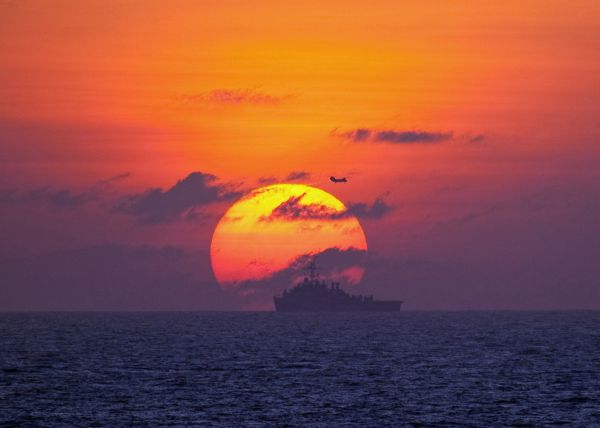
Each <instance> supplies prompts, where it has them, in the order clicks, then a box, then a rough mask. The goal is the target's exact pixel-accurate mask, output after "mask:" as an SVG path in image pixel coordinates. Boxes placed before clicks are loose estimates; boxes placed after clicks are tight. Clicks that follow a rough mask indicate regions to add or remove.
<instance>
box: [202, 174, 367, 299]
mask: <svg viewBox="0 0 600 428" xmlns="http://www.w3.org/2000/svg"><path fill="white" fill-rule="evenodd" d="M302 195H303V196H302ZM299 196H302V198H301V199H300V201H299V204H300V205H321V206H323V207H325V208H326V209H327V210H328V211H330V212H343V211H344V210H345V209H346V207H345V206H344V204H343V203H342V202H341V201H339V200H338V199H336V198H335V197H334V196H332V195H330V194H329V193H327V192H325V191H323V190H320V189H317V188H314V187H311V186H306V185H300V184H276V185H272V186H268V187H263V188H261V189H257V190H255V191H254V192H252V193H250V194H249V195H247V196H246V197H244V198H242V199H241V200H240V201H238V202H236V203H235V204H234V205H233V206H232V207H231V208H230V209H229V210H228V211H227V212H226V213H225V215H224V216H223V218H222V219H221V221H220V222H219V224H218V225H217V227H216V229H215V232H214V234H213V238H212V242H211V262H212V266H213V271H214V273H215V277H216V278H217V281H218V282H219V283H220V284H221V285H222V286H224V287H225V288H228V287H232V286H235V284H236V283H239V282H242V281H247V280H253V279H254V280H256V279H261V278H266V277H268V276H270V275H271V274H273V273H275V272H276V271H278V270H281V269H284V268H286V267H287V266H289V264H290V262H292V261H293V260H294V259H296V258H297V257H299V256H301V255H303V254H315V253H318V252H320V251H323V250H326V249H327V248H334V247H337V248H339V249H342V250H343V249H348V248H350V247H352V248H356V249H359V250H367V242H366V239H365V235H364V232H363V230H362V227H361V226H360V223H359V222H358V220H357V219H356V218H355V217H353V216H351V217H344V218H339V219H288V218H279V217H277V218H273V217H269V216H271V214H272V212H273V210H275V209H276V208H277V207H278V206H280V205H281V204H282V203H284V202H286V201H288V200H289V199H290V198H297V197H299ZM361 276H362V270H361V271H360V272H359V274H357V275H354V280H360V277H361Z"/></svg>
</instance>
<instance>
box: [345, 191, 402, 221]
mask: <svg viewBox="0 0 600 428" xmlns="http://www.w3.org/2000/svg"><path fill="white" fill-rule="evenodd" d="M384 196H385V195H382V196H379V197H377V198H376V199H375V201H374V202H373V203H372V204H371V205H369V204H366V203H364V202H350V203H349V204H348V209H347V212H348V214H352V215H355V216H356V217H359V218H362V219H379V218H382V217H384V216H386V215H387V214H388V213H389V212H390V211H392V209H393V208H392V206H391V205H389V204H388V203H387V202H386V201H385V200H384Z"/></svg>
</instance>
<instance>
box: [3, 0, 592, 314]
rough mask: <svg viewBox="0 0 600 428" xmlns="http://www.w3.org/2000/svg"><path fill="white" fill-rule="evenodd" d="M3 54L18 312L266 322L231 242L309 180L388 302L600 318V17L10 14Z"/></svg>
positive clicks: (419, 4) (266, 10) (415, 5)
mask: <svg viewBox="0 0 600 428" xmlns="http://www.w3.org/2000/svg"><path fill="white" fill-rule="evenodd" d="M0 52H2V54H1V55H0V153H1V154H2V156H0V236H1V237H2V239H1V242H0V262H1V263H0V265H1V266H2V268H0V310H20V309H23V310H27V309H98V310H102V309H213V308H238V307H243V302H241V303H240V302H239V301H237V300H235V299H233V300H232V299H231V297H230V296H227V295H224V294H220V292H219V289H218V287H217V286H216V284H215V282H214V279H213V276H212V272H211V270H210V266H209V264H208V255H207V252H208V249H209V245H210V237H211V235H212V232H213V229H214V227H215V225H216V224H217V222H218V220H219V218H220V217H221V216H222V215H223V213H224V212H225V210H226V209H227V208H228V207H229V206H230V205H231V203H233V201H234V200H235V199H236V198H238V197H240V196H241V195H243V194H244V193H245V192H248V191H249V190H251V189H253V188H255V187H258V186H260V185H261V183H266V182H269V181H270V180H269V179H270V178H272V179H275V181H285V178H286V177H288V176H289V175H290V174H291V173H292V172H304V173H305V174H296V175H297V176H298V178H296V181H295V182H297V183H304V184H310V185H313V186H316V187H319V188H322V189H324V190H327V191H329V192H331V193H332V194H333V195H335V196H336V197H337V198H339V199H340V200H342V201H343V202H344V203H345V204H346V205H348V206H350V205H352V204H361V203H362V204H365V205H364V207H365V210H363V211H362V212H361V213H360V214H359V215H358V217H359V220H360V221H361V224H362V226H363V228H364V230H365V233H366V236H367V241H368V244H369V250H370V252H371V258H370V262H369V263H370V265H369V266H368V267H367V271H366V274H365V278H364V281H363V286H364V289H365V292H367V293H370V292H373V293H375V294H376V295H379V296H382V297H395V298H404V299H405V300H406V307H407V308H409V309H411V308H412V309H490V308H491V309H494V308H538V309H540V308H600V282H599V280H598V278H599V274H600V268H599V267H598V264H597V263H596V258H597V254H598V253H599V250H600V248H599V245H600V244H598V243H599V242H600V227H599V226H598V225H597V218H598V217H599V214H600V180H599V178H600V177H599V176H598V175H599V173H598V168H597V164H598V160H600V148H599V146H598V143H599V142H600V125H599V121H598V111H600V79H599V78H598V76H600V55H599V54H598V53H599V52H600V4H599V3H598V2H597V1H571V2H567V1H503V2H476V3H473V2H462V1H452V2H448V1H403V2H398V1H376V2H354V1H347V0H345V1H331V2H326V4H321V2H319V3H314V4H309V3H307V2H300V1H298V2H296V1H285V0H284V1H264V2H258V3H257V2H245V1H174V2H162V1H160V2H159V1H156V2H150V1H143V2H142V1H128V2H122V1H106V0H102V1H96V0H89V1H85V2H81V1H31V0H13V1H10V0H8V1H6V0H5V1H1V0H0ZM192 172H199V173H201V175H196V176H193V177H196V179H195V181H194V179H191V180H184V179H185V178H186V177H188V176H189V174H190V173H192ZM330 175H339V176H347V177H348V178H349V183H347V184H342V185H337V184H335V185H334V184H332V183H330V182H329V180H328V177H329V176H330ZM211 176H214V177H216V178H214V179H212V178H211V179H206V180H205V181H203V179H202V177H205V178H206V177H211ZM178 180H184V181H182V183H183V184H181V185H180V186H179V187H176V188H174V190H173V191H171V192H170V191H169V189H171V188H173V187H174V186H175V184H176V183H177V181H178ZM159 188H160V189H162V190H161V191H158V190H154V191H153V193H152V190H151V189H159ZM148 192H150V193H148ZM149 195H150V196H149ZM378 198H379V200H380V201H383V202H382V203H383V204H384V206H385V207H387V208H389V209H387V210H384V212H381V213H379V212H375V211H369V209H373V208H374V207H375V205H374V204H375V202H376V201H377V200H378ZM380 206H381V205H380ZM190 212H192V213H193V214H194V215H189V214H190ZM374 213H375V214H374ZM361 216H362V217H361ZM171 250H172V251H171ZM72 260H78V261H79V262H78V263H76V264H73V262H72ZM150 265H151V266H150Z"/></svg>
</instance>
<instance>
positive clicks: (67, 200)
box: [0, 187, 98, 209]
mask: <svg viewBox="0 0 600 428" xmlns="http://www.w3.org/2000/svg"><path fill="white" fill-rule="evenodd" d="M97 196H98V195H97V193H96V192H95V191H94V190H93V189H89V190H84V191H81V192H76V191H73V190H68V189H53V188H51V187H41V188H38V189H33V190H26V191H20V190H16V189H4V190H0V203H19V204H28V203H41V204H47V205H49V206H52V207H56V208H66V209H72V208H78V207H80V206H82V205H85V204H87V203H88V202H91V201H93V200H94V199H96V198H97Z"/></svg>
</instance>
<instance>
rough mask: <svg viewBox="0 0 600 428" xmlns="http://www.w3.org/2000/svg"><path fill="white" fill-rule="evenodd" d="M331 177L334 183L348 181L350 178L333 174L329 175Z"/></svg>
mask: <svg viewBox="0 0 600 428" xmlns="http://www.w3.org/2000/svg"><path fill="white" fill-rule="evenodd" d="M329 179H330V180H331V181H332V182H333V183H347V182H348V180H347V179H346V177H342V178H335V177H334V176H333V175H332V176H331V177H329Z"/></svg>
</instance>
